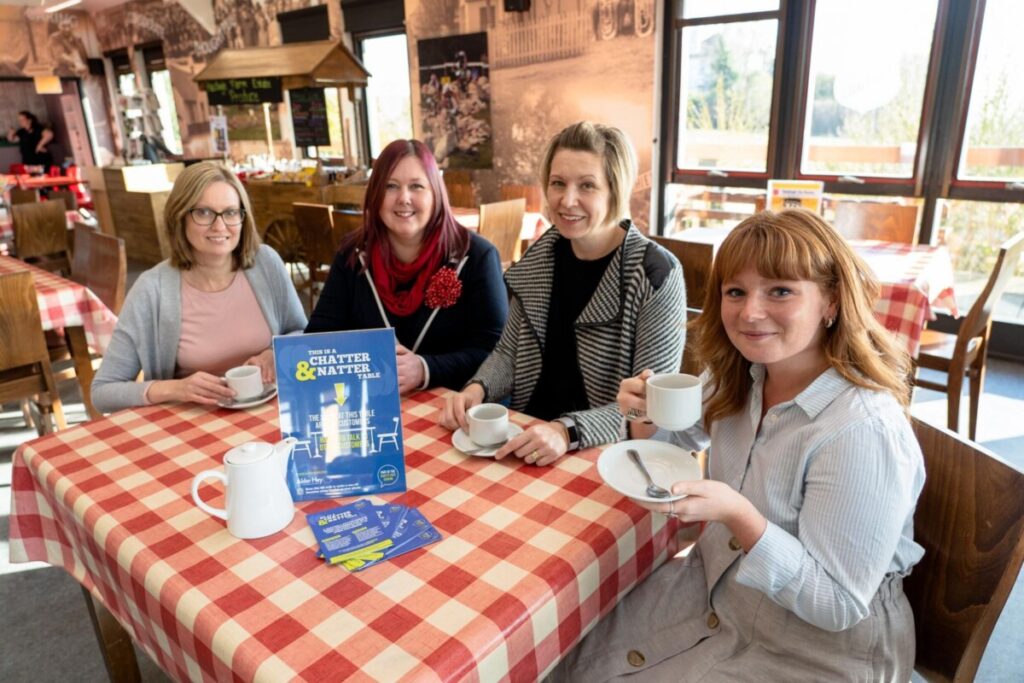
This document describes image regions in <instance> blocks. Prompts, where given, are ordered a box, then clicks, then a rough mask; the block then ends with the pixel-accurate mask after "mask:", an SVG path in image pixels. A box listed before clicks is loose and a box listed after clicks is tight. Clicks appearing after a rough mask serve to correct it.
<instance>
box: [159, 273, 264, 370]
mask: <svg viewBox="0 0 1024 683" xmlns="http://www.w3.org/2000/svg"><path fill="white" fill-rule="evenodd" d="M270 340H271V334H270V326H269V325H267V320H266V318H264V317H263V311H262V310H260V305H259V302H257V301H256V295H255V294H254V293H253V291H252V287H251V286H250V285H249V279H248V278H246V277H245V275H243V274H241V273H236V274H235V279H234V280H232V281H231V284H230V285H228V287H227V289H222V290H221V291H219V292H203V291H200V290H198V289H196V288H195V287H192V286H191V285H189V284H187V283H186V282H185V278H182V279H181V338H180V339H179V340H178V366H177V369H176V370H175V377H177V378H182V377H188V376H189V375H191V374H193V373H195V372H197V371H199V370H202V371H203V372H209V373H211V374H214V375H223V374H224V373H225V372H226V371H227V370H230V369H231V368H233V367H235V366H236V365H241V364H242V363H244V362H245V361H247V360H248V359H249V358H250V357H252V356H254V355H256V354H257V353H259V352H260V351H263V350H264V349H266V348H268V347H269V346H270Z"/></svg>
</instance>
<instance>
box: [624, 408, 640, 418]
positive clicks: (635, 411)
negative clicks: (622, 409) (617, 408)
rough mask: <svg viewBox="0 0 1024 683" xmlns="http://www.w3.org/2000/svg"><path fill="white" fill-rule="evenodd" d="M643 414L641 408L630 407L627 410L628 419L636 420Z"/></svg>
mask: <svg viewBox="0 0 1024 683" xmlns="http://www.w3.org/2000/svg"><path fill="white" fill-rule="evenodd" d="M642 416H643V413H641V412H640V409H639V408H630V409H629V410H627V411H626V419H627V420H636V419H637V418H640V417H642Z"/></svg>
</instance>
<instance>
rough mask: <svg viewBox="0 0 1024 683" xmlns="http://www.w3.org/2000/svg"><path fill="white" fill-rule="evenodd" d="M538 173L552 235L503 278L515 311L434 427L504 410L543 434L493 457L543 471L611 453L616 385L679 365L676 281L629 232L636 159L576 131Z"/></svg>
mask: <svg viewBox="0 0 1024 683" xmlns="http://www.w3.org/2000/svg"><path fill="white" fill-rule="evenodd" d="M543 159H544V161H543V163H542V166H541V173H540V175H541V181H542V183H543V186H544V193H545V199H546V201H547V206H548V214H549V217H550V219H551V221H552V222H553V224H554V225H553V229H551V230H548V231H547V232H546V233H544V235H543V236H542V237H541V238H540V239H539V240H537V242H536V243H535V244H534V245H533V246H531V247H530V249H529V250H528V251H527V252H526V254H525V255H524V256H523V258H522V260H520V261H519V262H518V263H516V264H515V265H514V266H512V268H510V269H509V271H508V272H507V273H506V274H505V283H506V284H507V285H508V290H509V295H510V297H511V305H510V310H509V317H508V322H507V323H506V324H505V329H504V330H503V331H502V334H501V339H500V340H499V341H498V345H497V346H496V347H495V348H494V351H493V352H492V353H491V354H490V355H489V356H488V357H487V360H486V361H484V363H483V365H481V366H480V368H479V369H478V370H477V371H476V373H475V374H474V375H473V377H472V378H471V379H470V380H469V383H468V384H467V385H466V386H465V388H463V390H462V391H461V392H460V393H458V394H456V395H455V396H454V397H452V398H450V399H449V400H448V402H447V405H446V406H445V408H444V411H443V414H442V415H441V422H442V424H443V425H444V426H446V427H448V428H449V429H457V428H462V429H463V430H466V429H467V423H466V411H467V410H468V409H469V408H471V407H472V406H474V405H477V404H479V403H481V402H484V401H501V400H504V399H506V398H507V399H509V402H510V405H511V407H512V408H514V409H515V410H520V411H523V412H525V413H527V414H529V415H532V416H534V417H538V418H541V419H543V420H546V422H544V423H542V424H538V425H534V426H532V427H530V428H529V429H527V430H526V431H525V432H523V433H522V434H519V435H518V436H515V437H513V438H511V439H509V441H508V443H507V444H505V445H504V446H502V447H501V448H500V449H499V450H498V451H497V452H496V453H495V457H496V458H498V459H501V458H504V457H506V456H514V457H517V458H520V459H522V460H523V461H524V462H526V463H527V464H535V465H550V464H551V463H553V462H555V461H556V460H558V459H559V458H561V457H562V456H563V455H565V454H566V453H567V452H570V451H574V450H576V449H580V448H588V447H590V446H596V445H599V444H603V443H610V442H612V441H615V440H616V439H617V438H618V435H619V422H620V416H619V413H618V409H617V407H616V405H615V394H616V392H617V391H618V387H619V382H620V381H621V380H622V379H624V378H626V377H630V376H632V375H634V374H636V373H637V372H639V371H640V370H642V369H643V368H652V369H654V370H657V371H658V372H670V371H673V370H676V369H678V368H679V362H680V359H681V358H682V350H683V342H684V332H685V329H684V327H683V319H684V312H685V311H686V293H685V289H684V286H683V269H682V267H681V266H680V265H679V262H678V261H676V259H675V257H673V256H672V255H671V254H669V253H668V252H667V251H666V250H664V249H662V248H661V247H659V246H658V245H657V244H655V243H654V242H652V241H651V240H649V239H647V238H646V237H645V236H644V235H643V234H642V233H641V232H640V231H639V230H638V229H637V228H636V227H635V226H634V225H633V223H632V221H630V220H629V218H628V215H629V196H630V194H631V192H632V190H633V184H634V182H635V181H636V175H637V162H636V154H635V152H634V151H633V146H632V144H631V143H630V142H629V139H628V138H627V137H626V136H625V134H624V133H623V132H622V131H621V130H619V129H618V128H614V127H612V126H604V125H601V124H595V123H590V122H589V121H582V122H579V123H574V124H572V125H571V126H568V127H567V128H565V129H564V130H562V131H561V132H560V133H558V134H557V135H555V136H554V137H553V138H552V139H551V142H550V143H549V144H548V147H547V150H546V151H545V153H544V157H543Z"/></svg>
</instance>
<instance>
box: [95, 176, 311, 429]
mask: <svg viewBox="0 0 1024 683" xmlns="http://www.w3.org/2000/svg"><path fill="white" fill-rule="evenodd" d="M164 222H165V225H166V227H165V231H166V238H167V244H168V247H169V249H170V252H171V256H170V258H169V259H167V260H166V261H164V262H162V263H160V264H158V265H156V266H154V267H153V268H151V269H150V270H147V271H146V272H145V273H143V274H142V275H140V276H139V279H138V281H136V283H135V285H134V286H133V287H132V288H131V290H130V291H129V292H128V296H127V297H126V298H125V302H124V308H123V309H122V310H121V316H120V318H119V319H118V323H117V329H116V330H115V331H114V336H113V339H112V340H111V342H110V346H109V347H108V349H107V354H106V355H105V356H104V358H103V365H102V366H100V369H99V372H98V373H97V374H96V379H95V380H94V381H93V384H92V399H93V403H94V404H95V405H96V407H97V408H98V409H99V410H102V411H105V412H110V411H114V410H120V409H122V408H129V407H133V406H140V405H146V404H150V403H163V402H166V401H190V402H194V403H201V404H206V405H215V404H217V403H219V402H224V401H227V400H229V399H231V398H233V397H234V392H233V391H232V390H231V389H229V388H228V387H227V386H226V384H225V382H224V380H223V375H224V372H225V371H226V370H228V369H230V368H232V367H235V366H237V365H243V364H244V365H256V366H258V367H259V368H260V369H261V370H262V373H263V381H264V382H265V383H269V382H273V381H274V379H275V377H274V355H273V350H272V348H271V339H272V337H273V335H276V334H288V333H290V332H296V331H301V330H302V329H303V328H304V327H305V325H306V317H305V315H304V314H303V312H302V305H301V304H300V303H299V297H298V294H297V293H296V291H295V288H294V287H293V286H292V283H291V280H290V279H289V277H288V271H287V270H286V269H285V266H284V263H283V262H282V261H281V257H280V256H278V255H277V252H275V251H274V250H273V249H271V248H270V247H268V246H266V245H262V244H260V238H259V235H258V234H257V233H256V226H255V224H254V223H253V219H252V215H251V211H250V210H249V198H248V196H247V195H246V193H245V189H244V188H243V187H242V184H241V183H240V182H239V181H238V179H237V178H236V177H235V175H234V173H232V172H231V171H229V170H228V169H226V168H224V167H222V166H220V165H218V164H215V163H213V162H204V163H200V164H195V165H193V166H189V167H188V168H186V169H185V170H184V171H183V172H182V173H181V175H180V176H178V179H177V180H176V181H175V183H174V188H173V189H172V190H171V194H170V196H169V197H168V198H167V205H166V206H165V208H164ZM140 372H141V373H142V380H143V381H142V382H137V381H135V380H136V378H137V377H138V375H139V373H140Z"/></svg>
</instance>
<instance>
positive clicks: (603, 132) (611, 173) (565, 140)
mask: <svg viewBox="0 0 1024 683" xmlns="http://www.w3.org/2000/svg"><path fill="white" fill-rule="evenodd" d="M560 149H572V150H576V151H579V152H591V153H593V154H596V155H598V156H599V157H601V161H602V164H603V166H604V175H605V177H606V178H607V179H608V188H609V191H610V194H611V196H610V197H609V199H608V217H609V219H612V220H614V221H616V222H618V221H620V220H622V219H623V218H625V217H626V216H627V215H628V214H629V196H630V194H632V192H633V185H634V184H635V183H636V176H637V161H636V151H635V150H634V149H633V143H631V142H630V141H629V138H628V137H626V134H625V133H623V132H622V131H621V130H619V129H618V128H615V127H613V126H603V125H601V124H599V123H591V122H590V121H580V122H578V123H574V124H572V125H570V126H567V127H566V128H563V129H562V131H561V132H560V133H558V135H556V136H554V137H553V138H551V141H550V142H548V146H547V149H545V150H544V161H543V163H542V164H541V168H540V180H541V187H542V188H544V192H545V193H546V192H547V187H548V180H550V178H551V162H552V160H553V159H554V158H555V152H557V151H558V150H560Z"/></svg>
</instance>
